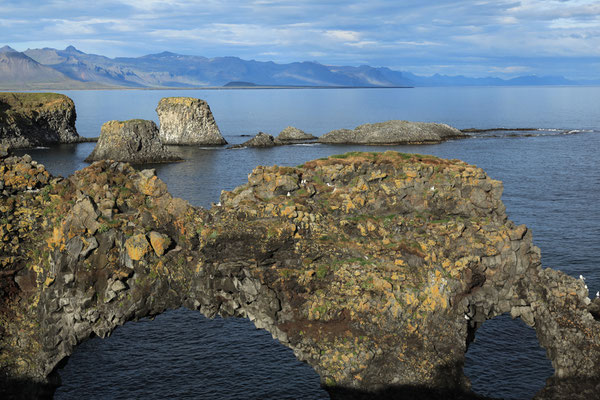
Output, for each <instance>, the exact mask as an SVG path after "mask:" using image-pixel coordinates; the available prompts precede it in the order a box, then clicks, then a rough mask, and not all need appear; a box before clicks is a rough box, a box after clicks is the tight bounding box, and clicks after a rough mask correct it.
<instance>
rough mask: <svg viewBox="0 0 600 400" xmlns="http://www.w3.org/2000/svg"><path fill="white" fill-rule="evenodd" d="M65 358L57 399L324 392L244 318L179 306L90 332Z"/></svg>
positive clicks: (308, 371) (314, 395)
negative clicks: (104, 333)
mask: <svg viewBox="0 0 600 400" xmlns="http://www.w3.org/2000/svg"><path fill="white" fill-rule="evenodd" d="M248 339H251V343H250V344H249V343H248ZM69 361H70V362H68V363H67V364H66V365H65V367H64V368H63V369H61V370H59V373H60V375H61V378H62V381H63V384H62V386H61V387H59V388H58V389H57V391H56V393H55V396H54V398H55V399H57V400H58V399H62V400H67V399H73V400H75V399H83V398H85V399H133V398H144V399H165V398H177V399H186V398H187V399H268V398H272V399H329V395H328V394H327V392H325V391H324V390H323V389H321V388H320V382H319V376H318V375H317V373H316V372H314V370H313V369H312V368H311V367H310V366H309V365H308V364H305V363H302V362H300V361H298V360H297V359H296V357H295V356H294V353H293V352H292V350H291V349H289V348H287V347H284V346H283V345H281V344H279V342H277V341H276V340H275V339H273V338H272V337H271V335H270V334H269V333H268V332H266V331H264V330H258V329H256V328H255V327H254V325H253V324H252V322H250V321H249V320H246V319H240V318H229V319H223V318H220V317H218V318H215V319H214V320H210V319H207V318H205V317H204V316H202V314H200V313H199V312H197V311H190V310H187V309H184V308H181V309H178V310H173V311H168V312H165V313H163V314H161V315H158V316H157V317H156V318H155V320H154V321H150V320H149V319H144V320H141V321H139V322H133V323H132V322H129V323H127V324H125V325H123V326H121V327H119V328H117V329H116V330H115V331H114V332H113V334H112V336H111V337H109V338H106V339H100V338H98V337H95V338H93V339H90V340H88V341H86V342H84V343H82V344H81V345H79V346H78V348H77V349H76V350H75V352H74V353H73V355H72V356H71V357H70V360H69Z"/></svg>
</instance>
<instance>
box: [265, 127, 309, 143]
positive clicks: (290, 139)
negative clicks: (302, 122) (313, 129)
mask: <svg viewBox="0 0 600 400" xmlns="http://www.w3.org/2000/svg"><path fill="white" fill-rule="evenodd" d="M315 139H317V137H316V136H313V135H311V134H309V133H306V132H304V131H303V130H300V129H298V128H295V127H293V126H288V127H287V128H285V129H284V130H282V131H281V132H280V133H279V135H278V136H277V137H276V138H275V143H277V144H294V143H304V142H307V141H311V140H315Z"/></svg>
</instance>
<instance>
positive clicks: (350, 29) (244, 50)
mask: <svg viewBox="0 0 600 400" xmlns="http://www.w3.org/2000/svg"><path fill="white" fill-rule="evenodd" d="M0 32H2V35H1V36H2V38H3V42H4V43H3V44H9V45H11V46H12V47H14V48H16V49H17V50H25V49H27V48H37V47H56V48H64V47H66V46H67V45H75V46H76V47H78V48H80V49H81V50H83V51H85V52H88V53H98V54H104V55H108V56H111V57H115V56H140V55H144V54H148V53H156V52H162V51H165V50H168V51H172V52H175V53H182V54H193V55H203V56H206V57H216V56H227V55H234V56H238V57H241V58H245V59H257V60H261V61H267V60H273V61H276V62H282V63H284V62H292V61H303V60H311V61H312V60H314V61H318V62H321V63H323V64H343V65H361V64H369V65H372V66H387V67H390V68H392V69H398V70H408V71H411V72H414V73H420V74H433V73H441V74H450V75H455V74H463V75H467V76H473V77H478V76H489V75H495V76H500V77H512V76H516V75H519V74H520V75H522V74H523V73H527V74H538V75H564V76H566V77H569V78H573V79H585V78H599V77H600V3H598V1H597V0H521V1H507V0H493V1H485V0H480V1H466V0H436V1H428V0H421V1H417V0H406V1H401V2H397V1H391V0H390V1H388V0H386V1H384V0H370V1H368V2H365V1H345V0H323V1H321V0H319V1H316V0H294V1H288V0H255V1H241V0H219V1H216V0H202V1H199V0H185V1H184V0H144V1H139V0H97V1H95V2H93V3H92V2H72V1H66V0H50V1H45V2H42V3H40V2H39V1H32V0H19V1H14V0H8V1H3V2H2V3H0Z"/></svg>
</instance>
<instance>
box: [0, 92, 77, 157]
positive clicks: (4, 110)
mask: <svg viewBox="0 0 600 400" xmlns="http://www.w3.org/2000/svg"><path fill="white" fill-rule="evenodd" d="M76 118H77V115H76V113H75V104H74V103H73V100H71V99H70V98H68V97H67V96H65V95H62V94H57V93H0V144H2V145H5V146H7V147H11V148H27V147H35V146H45V145H49V144H56V143H76V142H78V141H79V140H80V137H79V135H78V134H77V130H76V129H75V119H76Z"/></svg>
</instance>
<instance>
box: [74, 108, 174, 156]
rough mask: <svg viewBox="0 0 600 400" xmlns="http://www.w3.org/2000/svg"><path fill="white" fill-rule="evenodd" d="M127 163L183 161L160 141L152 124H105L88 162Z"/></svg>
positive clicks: (119, 122) (118, 122) (127, 122)
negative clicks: (114, 161) (113, 161)
mask: <svg viewBox="0 0 600 400" xmlns="http://www.w3.org/2000/svg"><path fill="white" fill-rule="evenodd" d="M98 160H116V161H126V162H130V163H133V164H146V163H160V162H171V161H180V160H181V159H180V158H179V157H176V156H175V155H173V154H172V153H171V152H170V151H169V150H168V149H167V148H166V147H165V146H164V145H163V144H162V142H161V140H160V137H159V134H158V128H157V127H156V124H155V123H154V122H153V121H147V120H142V119H132V120H128V121H108V122H105V123H104V124H102V128H101V130H100V138H99V139H98V143H96V147H94V150H92V153H91V154H90V155H89V156H88V157H87V158H86V159H85V161H87V162H92V161H98Z"/></svg>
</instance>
